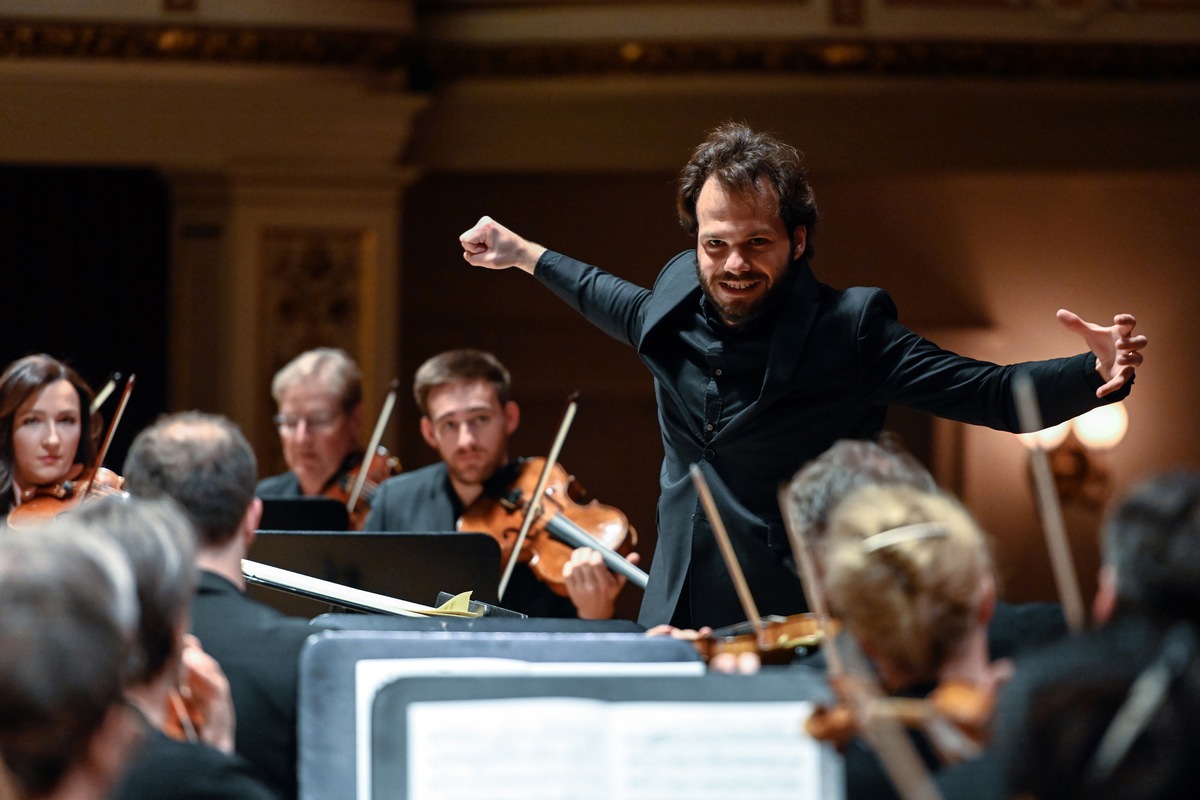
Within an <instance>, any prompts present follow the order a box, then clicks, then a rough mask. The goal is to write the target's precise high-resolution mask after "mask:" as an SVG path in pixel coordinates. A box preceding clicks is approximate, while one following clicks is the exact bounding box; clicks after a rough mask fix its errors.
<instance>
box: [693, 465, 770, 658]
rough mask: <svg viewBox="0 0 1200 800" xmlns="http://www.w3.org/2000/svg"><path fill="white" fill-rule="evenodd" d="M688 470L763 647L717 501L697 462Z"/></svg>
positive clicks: (759, 626)
mask: <svg viewBox="0 0 1200 800" xmlns="http://www.w3.org/2000/svg"><path fill="white" fill-rule="evenodd" d="M688 470H689V472H691V475H692V483H694V484H695V485H696V491H697V493H698V494H699V495H700V505H702V506H703V507H704V513H705V514H706V515H707V516H708V521H709V524H710V525H711V526H712V531H713V538H714V539H716V540H717V545H718V546H719V547H720V549H721V557H722V558H723V559H725V566H726V568H728V569H729V577H730V578H732V579H733V588H734V589H735V590H736V591H737V596H738V600H739V601H740V602H741V604H742V611H744V612H745V613H746V619H747V620H749V622H750V624H751V625H752V626H753V627H754V636H755V638H756V639H757V640H758V645H759V647H763V648H765V647H766V646H767V645H766V643H765V642H763V641H762V636H763V623H762V616H761V615H759V613H758V606H757V605H756V604H755V602H754V595H753V594H751V592H750V584H748V583H747V582H746V575H745V573H744V572H742V565H741V564H740V563H739V562H738V558H737V553H735V552H734V551H733V542H732V541H730V539H729V531H727V530H726V529H725V522H724V520H722V519H721V512H720V511H718V510H717V502H716V500H714V499H713V496H712V491H711V490H710V489H709V488H708V481H707V480H705V478H704V473H703V472H701V471H700V466H699V465H698V464H692V465H691V466H690V467H689V468H688Z"/></svg>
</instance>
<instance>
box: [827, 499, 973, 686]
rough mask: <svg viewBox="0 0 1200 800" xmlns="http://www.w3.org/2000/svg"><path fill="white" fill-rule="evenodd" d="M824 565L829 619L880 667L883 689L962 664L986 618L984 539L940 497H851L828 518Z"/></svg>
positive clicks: (953, 503)
mask: <svg viewBox="0 0 1200 800" xmlns="http://www.w3.org/2000/svg"><path fill="white" fill-rule="evenodd" d="M825 557H826V562H825V568H826V572H825V584H826V589H827V591H828V593H829V600H830V605H831V606H832V608H833V611H834V614H835V615H836V616H839V617H840V618H841V619H842V620H843V622H844V623H845V624H846V625H847V626H848V627H849V628H850V630H851V631H853V632H854V634H855V636H856V637H857V638H858V639H859V640H860V642H861V643H862V645H863V648H864V650H866V651H867V652H868V654H869V655H871V656H872V657H873V658H874V659H875V660H876V662H877V663H878V664H879V665H880V668H881V672H882V673H883V677H884V679H885V682H886V683H888V684H889V688H892V689H896V688H901V687H903V686H906V685H910V684H913V683H917V682H921V681H935V680H937V679H938V677H939V674H940V671H941V670H942V668H943V667H944V666H945V665H946V664H947V663H948V662H949V661H950V660H951V659H954V658H958V657H960V656H961V648H962V646H963V644H964V642H965V641H966V638H967V635H968V634H969V633H971V632H973V631H983V630H985V629H986V625H987V622H988V620H989V619H990V618H991V612H992V609H993V607H994V602H995V584H994V578H993V572H992V559H991V555H990V553H989V551H988V545H987V541H986V538H985V536H984V534H983V532H982V531H981V530H980V529H979V526H978V525H976V523H975V521H974V520H973V519H972V518H971V515H970V514H968V513H967V511H966V509H964V508H963V507H962V506H961V505H960V504H959V503H958V502H957V501H956V500H954V499H953V498H951V497H949V496H947V495H945V494H942V493H940V492H927V491H921V490H917V489H913V488H911V487H907V486H866V487H863V488H861V489H859V490H857V491H856V492H854V493H852V494H851V495H850V496H848V497H847V498H845V499H844V500H843V501H842V502H841V503H839V504H838V506H837V508H836V509H834V511H833V514H832V515H831V516H830V518H829V528H828V530H827V532H826V551H825ZM985 641H986V639H985Z"/></svg>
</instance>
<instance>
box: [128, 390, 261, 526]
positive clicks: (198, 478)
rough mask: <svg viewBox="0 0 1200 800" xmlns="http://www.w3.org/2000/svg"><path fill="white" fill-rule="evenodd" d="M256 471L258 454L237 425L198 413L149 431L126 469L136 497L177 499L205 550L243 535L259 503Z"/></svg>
mask: <svg viewBox="0 0 1200 800" xmlns="http://www.w3.org/2000/svg"><path fill="white" fill-rule="evenodd" d="M256 472H257V466H256V463H255V460H254V451H253V450H251V449H250V443H249V442H247V441H246V437H245V436H244V435H243V434H242V432H241V430H240V429H239V428H238V427H237V425H235V424H234V423H233V422H232V421H230V420H229V419H227V418H225V417H222V416H218V415H215V414H204V413H201V412H198V411H185V412H183V413H180V414H173V415H171V416H168V417H164V418H162V419H160V420H159V421H157V422H155V423H154V424H153V425H151V426H150V427H148V428H146V429H145V430H143V431H142V432H141V433H139V434H138V435H137V437H136V438H135V439H134V440H133V444H132V445H131V446H130V448H129V454H128V456H127V457H126V459H125V465H124V467H123V473H124V476H125V488H126V489H127V490H128V491H129V492H130V494H132V495H135V496H137V497H144V498H159V497H169V498H170V499H172V500H174V501H175V502H176V503H177V504H178V505H179V507H180V508H182V509H183V510H184V512H185V513H186V514H187V515H188V517H189V518H190V519H191V522H192V524H193V525H195V526H196V533H197V534H198V536H199V543H200V546H201V547H202V548H220V547H223V546H225V545H226V544H228V543H229V542H230V540H231V539H233V537H234V536H235V535H236V534H237V532H238V529H239V526H240V524H241V521H242V518H243V517H244V516H245V514H246V509H247V507H248V506H249V505H250V503H251V502H252V501H253V499H254V484H255V475H256Z"/></svg>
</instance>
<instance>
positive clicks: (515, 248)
mask: <svg viewBox="0 0 1200 800" xmlns="http://www.w3.org/2000/svg"><path fill="white" fill-rule="evenodd" d="M458 241H459V243H461V244H462V248H463V258H464V259H465V260H466V262H467V263H468V264H471V265H473V266H476V267H487V268H488V269H508V268H509V267H519V268H520V269H523V270H525V271H526V272H528V273H529V274H531V275H532V274H533V269H534V267H536V266H537V262H538V259H539V258H541V257H542V253H544V252H546V248H544V247H542V246H541V245H540V244H534V243H533V242H530V241H528V240H526V239H524V238H522V237H520V236H518V235H517V234H515V233H513V232H512V231H510V230H509V229H508V228H506V227H504V226H503V225H501V224H500V223H499V222H496V221H495V220H493V219H492V218H491V217H480V218H479V222H477V223H475V227H473V228H471V229H470V230H469V231H466V232H465V233H463V234H462V236H459V237H458Z"/></svg>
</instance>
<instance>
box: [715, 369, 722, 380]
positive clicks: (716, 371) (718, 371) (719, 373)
mask: <svg viewBox="0 0 1200 800" xmlns="http://www.w3.org/2000/svg"><path fill="white" fill-rule="evenodd" d="M721 372H722V370H721V369H720V368H718V369H716V370H715V371H714V372H713V374H714V375H716V376H717V377H718V378H719V377H721Z"/></svg>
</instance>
